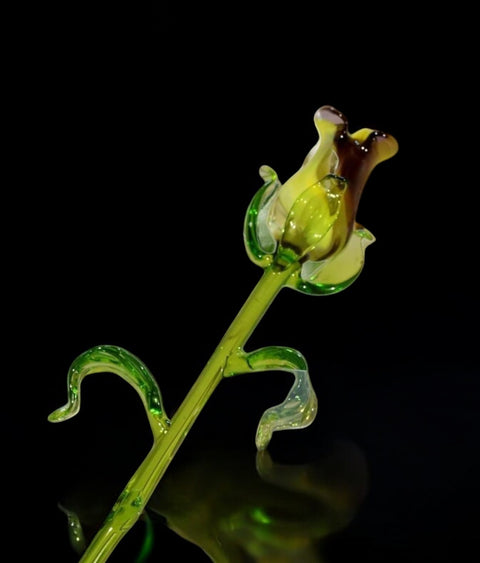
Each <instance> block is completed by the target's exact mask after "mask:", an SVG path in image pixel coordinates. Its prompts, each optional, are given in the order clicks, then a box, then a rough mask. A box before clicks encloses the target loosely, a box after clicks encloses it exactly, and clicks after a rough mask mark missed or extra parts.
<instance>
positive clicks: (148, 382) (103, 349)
mask: <svg viewBox="0 0 480 563" xmlns="http://www.w3.org/2000/svg"><path fill="white" fill-rule="evenodd" d="M103 372H111V373H115V374H116V375H119V376H120V377H122V378H123V379H124V380H125V381H126V382H127V383H129V384H130V385H131V386H132V387H133V388H134V389H135V390H136V391H137V393H138V394H139V395H140V398H141V399H142V402H143V405H144V407H145V411H146V413H147V417H148V421H149V422H150V426H151V428H152V432H153V435H154V437H158V436H160V435H162V434H164V433H165V432H167V430H168V428H169V425H170V421H169V419H168V418H167V416H166V415H165V411H164V408H163V403H162V395H161V393H160V389H159V388H158V385H157V382H156V381H155V379H154V377H153V375H152V374H151V373H150V371H149V370H148V369H147V367H146V366H145V364H144V363H143V362H142V361H141V360H139V359H138V358H137V357H136V356H134V355H133V354H131V353H130V352H128V351H127V350H124V349H123V348H120V347H119V346H111V345H103V346H95V347H94V348H90V349H89V350H87V351H86V352H83V354H80V356H78V357H77V358H76V359H75V360H74V361H73V363H72V365H71V366H70V369H69V370H68V375H67V390H68V401H67V403H66V404H65V405H64V406H63V407H60V408H59V409H57V410H55V411H54V412H52V414H50V416H49V417H48V420H49V421H50V422H62V421H64V420H67V419H69V418H71V417H72V416H75V415H76V414H77V413H78V412H79V410H80V386H81V383H82V380H83V379H84V378H85V377H86V376H87V375H90V374H92V373H103Z"/></svg>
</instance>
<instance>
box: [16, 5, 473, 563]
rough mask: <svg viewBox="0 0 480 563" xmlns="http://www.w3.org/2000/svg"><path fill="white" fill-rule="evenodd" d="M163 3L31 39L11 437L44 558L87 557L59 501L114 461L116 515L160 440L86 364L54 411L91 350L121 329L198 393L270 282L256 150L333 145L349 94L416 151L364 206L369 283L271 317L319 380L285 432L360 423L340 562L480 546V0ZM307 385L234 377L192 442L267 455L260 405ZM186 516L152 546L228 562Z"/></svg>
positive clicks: (169, 385) (349, 106)
mask: <svg viewBox="0 0 480 563" xmlns="http://www.w3.org/2000/svg"><path fill="white" fill-rule="evenodd" d="M57 15H58V14H57ZM147 19H148V20H150V19H151V20H152V22H151V25H148V24H147V26H146V28H145V29H140V28H139V27H137V24H136V23H135V18H134V17H133V15H132V19H130V14H129V11H128V10H125V11H123V12H122V14H121V17H120V18H119V19H118V21H117V18H116V17H111V14H108V15H106V16H104V14H102V17H101V18H100V17H99V15H98V13H96V12H95V11H89V10H87V9H84V10H83V11H79V12H78V13H77V12H76V11H74V10H72V13H69V14H68V15H67V14H66V15H65V18H64V20H63V19H62V23H61V24H55V23H53V21H54V20H53V19H52V20H50V19H49V18H48V17H47V18H46V21H47V23H46V25H45V26H44V27H42V30H41V31H40V32H39V34H38V37H39V39H38V41H37V42H34V43H35V44H34V45H32V48H31V50H29V56H28V61H29V64H30V68H31V69H32V71H31V73H30V76H29V78H28V80H27V82H28V83H29V88H31V91H32V92H34V93H33V94H30V95H27V100H28V109H29V113H28V115H29V116H30V117H29V120H30V121H29V123H27V124H26V131H27V132H29V134H27V135H26V136H25V137H26V139H27V141H26V142H27V144H28V145H29V148H31V149H32V157H31V158H29V159H27V161H26V162H25V163H24V164H23V169H24V170H25V169H27V170H28V172H29V174H30V175H31V177H32V183H31V184H30V181H29V186H31V187H30V188H28V189H27V190H26V191H23V190H22V189H20V190H19V191H18V193H19V196H20V197H19V201H18V204H16V205H14V206H13V207H11V208H12V209H13V212H14V214H15V219H16V225H17V227H15V229H13V230H12V231H10V233H9V235H10V238H9V239H7V240H8V241H9V242H10V241H11V242H13V243H14V246H13V248H14V251H13V252H12V265H13V267H12V268H10V270H11V271H12V272H14V273H13V277H12V278H11V279H13V285H14V286H15V287H14V288H13V291H14V292H15V290H18V289H19V288H22V291H21V297H20V298H15V303H14V304H13V308H14V318H13V319H12V321H11V322H9V335H10V336H12V337H13V338H12V339H13V340H14V341H15V343H16V344H17V345H18V347H19V351H15V353H14V354H13V355H12V356H13V357H14V358H15V362H14V366H13V368H12V369H13V370H14V373H15V378H17V379H15V382H17V381H21V382H22V383H21V384H20V389H21V390H22V393H23V394H24V395H26V396H27V398H26V402H27V405H28V409H29V413H30V415H29V416H28V417H27V416H21V417H17V419H18V423H16V424H17V426H16V428H18V429H19V431H21V432H22V437H19V436H18V432H17V431H15V432H10V431H7V435H8V436H9V437H12V436H13V440H12V442H13V448H14V451H15V452H18V453H17V454H15V456H14V457H15V459H17V460H19V459H20V460H21V463H19V464H18V467H28V473H29V475H30V476H29V477H28V479H27V481H28V483H30V484H31V485H32V486H31V487H29V486H27V487H26V488H25V487H23V489H22V487H21V486H20V485H19V486H18V490H21V489H22V490H24V491H25V490H26V492H27V494H26V495H25V499H22V501H21V502H17V506H18V507H19V508H20V511H19V516H18V518H15V525H14V527H15V528H16V529H19V530H20V531H21V533H22V534H24V529H25V522H27V524H26V529H27V531H28V530H30V532H29V533H32V532H31V530H32V528H33V529H34V530H35V532H39V539H38V542H36V543H35V551H36V553H37V554H38V553H41V554H42V558H43V559H46V560H48V561H51V562H52V563H54V562H57V561H58V562H68V561H75V560H76V556H75V555H74V554H73V552H72V551H71V550H70V548H69V546H68V541H67V535H66V520H65V517H64V515H63V514H61V513H60V511H59V510H58V508H57V503H58V502H59V501H62V499H63V498H65V497H68V495H69V494H70V492H71V490H73V489H75V488H76V487H78V488H80V489H81V490H86V491H88V489H89V486H90V485H91V487H94V482H95V480H96V478H97V477H98V475H101V476H102V477H105V479H106V480H107V481H108V483H109V485H110V486H111V489H112V492H111V493H109V495H110V496H108V495H107V496H108V499H107V500H105V501H104V502H105V506H104V510H105V511H106V510H108V508H109V506H108V505H109V504H112V502H113V501H114V499H115V496H116V494H117V492H119V491H120V490H121V488H122V487H123V485H124V484H125V483H126V481H127V480H128V478H129V476H130V475H131V474H132V473H133V471H134V470H135V468H136V467H137V465H138V464H139V462H140V460H141V459H142V456H143V455H144V454H145V453H146V452H147V450H148V447H149V440H150V436H149V429H148V427H147V424H146V421H145V420H144V416H143V413H142V408H141V405H140V402H139V401H138V399H137V397H136V396H135V393H134V392H133V391H132V390H131V389H129V388H127V386H126V385H125V384H124V383H123V382H122V381H120V380H117V378H115V377H114V376H110V375H107V374H105V375H101V376H100V375H99V376H95V377H93V378H92V379H91V380H90V379H89V380H87V381H86V382H85V384H84V396H83V405H82V412H81V414H80V415H79V416H78V417H77V418H76V419H73V420H71V421H69V422H65V423H64V424H62V425H55V426H54V425H51V424H49V423H48V422H47V421H46V417H47V415H48V414H49V412H51V411H52V410H54V409H55V408H57V407H58V406H60V405H61V404H63V403H64V402H65V399H66V397H65V378H66V372H67V370H68V367H69V365H70V363H71V362H72V360H73V359H74V358H75V357H76V356H77V355H78V354H79V353H81V352H83V351H84V350H86V349H88V348H89V347H91V346H94V345H97V344H103V343H110V344H116V345H119V346H122V347H124V348H126V349H128V350H130V351H131V352H133V353H134V354H135V355H137V356H138V357H140V358H141V359H142V360H143V361H144V362H145V363H146V364H147V366H148V367H149V368H150V370H151V371H152V372H153V374H154V375H155V376H156V378H157V379H158V381H159V384H160V387H161V390H162V393H163V396H164V401H165V406H166V409H167V411H168V412H169V413H172V412H174V411H175V409H176V408H177V407H178V405H179V404H180V402H181V401H182V399H183V397H184V396H185V394H186V393H187V391H188V389H189V388H190V386H191V385H192V383H193V381H194V380H195V378H196V376H197V374H198V373H199V372H200V370H201V369H202V367H203V365H204V364H205V362H206V361H207V360H208V357H209V355H210V353H211V352H212V351H213V349H214V348H215V346H216V344H217V342H218V341H219V339H220V338H221V336H222V335H223V333H224V331H225V330H226V328H227V327H228V325H229V323H230V322H231V320H233V318H234V316H235V314H236V312H237V311H238V309H239V308H240V307H241V305H242V303H243V302H244V300H245V299H246V297H247V296H248V294H249V292H250V291H251V289H252V288H253V287H254V285H255V283H256V282H257V280H258V279H259V277H260V274H261V271H260V270H259V269H258V268H257V267H256V266H254V265H253V264H252V263H250V262H249V260H248V258H247V256H246V254H245V251H244V246H243V240H242V227H243V218H244V213H245V210H246V208H247V206H248V204H249V202H250V200H251V198H252V197H253V195H254V194H255V192H256V191H257V190H258V189H259V187H260V186H261V179H260V177H259V176H258V168H259V167H260V166H261V165H262V164H268V165H270V166H272V167H273V168H274V169H275V170H276V171H277V172H278V174H279V176H280V179H281V180H283V181H285V180H286V179H287V178H288V177H289V176H290V175H292V174H293V173H294V172H295V171H296V170H297V169H298V167H299V166H300V165H301V163H302V161H303V158H304V157H305V155H306V154H307V152H308V150H309V149H310V148H311V146H313V144H314V143H315V142H316V131H315V129H314V126H313V114H314V112H315V110H316V109H317V108H318V107H320V106H321V105H325V104H331V105H333V106H335V107H337V109H339V110H341V111H342V112H343V113H344V114H345V115H346V116H347V117H348V119H349V122H350V130H351V131H355V130H356V129H359V128H361V127H371V128H375V129H380V130H383V131H386V132H388V133H391V134H392V135H394V136H395V137H396V138H397V140H398V142H399V146H400V150H399V153H398V154H397V155H396V156H395V157H394V158H393V159H392V160H389V161H387V162H385V163H383V164H381V165H380V166H379V167H378V168H377V169H376V170H375V171H374V173H373V175H372V177H371V178H370V180H369V182H368V185H367V187H366V190H365V192H364V195H363V197H362V201H361V204H360V209H359V212H358V216H357V219H358V221H359V222H361V223H362V224H363V225H365V226H366V227H367V228H368V229H369V230H371V231H372V232H373V233H374V234H375V236H376V238H377V241H376V242H375V244H374V245H372V246H371V247H370V248H369V249H368V250H367V258H366V265H365V269H364V271H363V272H362V275H361V276H360V278H359V279H358V280H357V281H356V282H355V284H353V285H352V286H351V287H350V288H348V289H347V290H346V291H345V292H342V293H340V294H338V295H335V296H331V297H328V298H327V297H325V298H313V297H307V296H304V295H302V294H299V293H297V292H293V291H288V290H284V291H283V292H281V294H280V296H279V297H278V298H277V299H276V301H275V302H274V304H273V305H272V307H271V309H270V310H269V311H268V313H267V314H266V316H265V318H264V319H263V320H262V322H261V324H260V326H259V327H258V329H257V330H256V332H255V333H254V335H253V336H252V339H251V341H250V343H249V348H250V349H254V348H257V347H260V346H266V345H273V344H278V345H285V346H291V347H294V348H297V349H299V350H301V351H302V353H303V354H304V355H305V356H306V358H307V359H308V362H309V365H310V370H311V377H312V380H313V382H314V386H315V388H316V391H317V394H318V397H319V415H318V417H317V419H316V421H315V423H314V424H313V426H312V427H310V428H309V429H307V430H304V431H301V432H296V433H285V435H282V436H280V435H278V436H277V435H274V438H273V441H272V446H271V448H270V451H271V454H272V456H273V457H275V456H279V458H280V459H281V458H282V456H284V457H285V456H287V457H288V455H290V462H292V460H294V458H295V456H298V458H299V460H303V459H304V458H309V459H313V458H315V455H316V451H317V448H318V451H320V450H321V449H322V447H324V445H325V444H326V443H329V442H330V441H332V440H344V441H349V442H351V443H353V444H355V445H356V447H358V448H359V450H360V451H362V452H363V454H364V456H365V459H366V463H367V466H368V470H369V492H368V495H367V497H366V500H365V502H364V504H363V505H362V507H361V508H360V510H359V513H358V515H357V517H356V519H355V520H354V522H353V523H352V524H351V526H350V527H348V528H346V529H345V530H344V531H343V532H341V533H339V534H337V535H335V536H334V537H332V538H331V539H330V540H329V543H328V545H327V548H326V549H327V553H328V557H327V556H325V558H326V560H327V561H329V562H330V563H336V562H340V561H351V560H353V558H355V559H357V558H361V557H363V560H365V561H372V562H376V561H382V562H383V561H400V560H401V561H411V562H417V561H418V562H420V561H421V562H428V561H435V562H436V563H438V562H440V561H457V560H458V561H462V562H467V561H475V560H478V545H477V543H476V542H475V539H476V538H478V525H479V518H478V503H479V501H480V495H479V485H478V474H479V469H480V456H479V453H478V447H479V446H478V444H479V439H478V437H479V432H480V410H479V408H480V383H479V379H478V377H479V371H478V361H477V345H478V344H477V341H478V338H477V318H478V305H479V298H478V291H477V288H476V279H477V275H476V263H475V262H476V259H477V255H478V252H477V250H476V246H475V245H476V234H475V231H476V223H475V217H474V216H475V205H476V196H475V192H476V190H477V189H478V187H477V185H478V179H477V173H476V158H477V157H476V155H475V152H474V150H475V137H474V131H475V128H476V123H477V118H476V115H475V100H474V89H473V86H472V83H471V76H472V70H473V67H472V51H471V42H472V35H471V33H470V31H469V26H468V17H466V15H465V14H464V16H463V19H462V18H459V17H454V16H453V15H452V14H446V13H445V14H443V13H437V14H436V15H435V18H434V21H433V20H432V18H431V17H430V15H426V16H425V15H424V16H421V15H420V14H418V13H416V11H415V10H414V9H413V8H404V7H402V8H400V6H399V5H388V7H387V6H385V7H384V8H381V9H375V10H374V9H368V8H367V7H366V6H365V5H359V6H357V7H356V8H354V9H352V8H351V7H348V8H347V7H346V6H345V5H343V4H342V5H332V4H330V5H328V6H326V5H322V4H312V5H303V4H302V3H299V4H298V5H295V7H292V6H288V7H285V8H281V7H280V6H278V5H275V6H271V7H267V6H266V5H264V4H261V5H256V6H254V7H250V6H247V5H243V4H242V5H236V6H235V7H232V8H228V9H227V7H226V5H225V6H224V7H211V6H206V5H202V6H198V5H197V6H196V7H194V8H193V7H191V6H183V5H180V4H177V5H172V4H171V3H168V4H166V5H165V3H153V11H152V13H151V14H147ZM17 229H18V231H17ZM20 233H23V234H25V233H27V237H25V238H22V237H20ZM8 247H9V249H10V248H12V245H11V244H9V245H8ZM8 257H9V256H8ZM23 382H25V383H23ZM289 383H290V380H289V378H288V377H286V376H284V375H282V374H265V375H258V376H255V377H253V376H245V377H244V378H238V379H236V380H232V381H226V382H224V383H223V384H222V385H221V386H220V388H219V389H218V391H217V392H216V393H215V395H214V396H213V397H212V399H211V401H210V402H209V403H208V405H207V407H206V408H205V410H204V412H203V413H202V415H201V416H200V418H199V420H198V422H197V423H196V425H195V426H194V427H193V429H192V431H191V432H190V434H189V436H188V437H187V440H186V441H185V444H184V445H183V447H182V450H181V453H180V454H179V459H180V460H182V459H186V460H188V459H195V455H197V454H198V455H201V452H202V448H203V446H204V445H205V447H206V446H207V445H209V446H212V445H213V446H214V447H216V448H217V449H220V451H221V449H222V444H223V445H225V448H226V447H227V445H230V446H232V444H235V443H238V444H239V446H238V448H239V450H240V449H241V450H242V451H243V450H245V452H246V454H245V455H247V456H248V455H250V456H252V459H253V458H254V455H255V449H254V443H253V440H254V433H255V426H256V423H257V421H258V419H259V416H260V415H261V413H262V412H263V410H265V408H267V407H268V406H270V405H271V404H273V403H275V401H277V402H278V401H279V400H281V398H282V397H283V396H285V394H286V392H287V390H288V387H289ZM23 386H25V388H24V389H23ZM15 387H16V389H17V391H16V392H18V384H17V383H15ZM30 405H31V407H30ZM7 406H8V405H7ZM12 406H13V405H12ZM19 408H20V407H19V406H18V405H16V406H15V408H14V409H13V410H15V412H18V409H19ZM25 408H26V407H25ZM11 424H12V423H11V422H10V418H8V417H6V418H5V428H10V427H11ZM288 452H290V454H288ZM182 456H184V457H182ZM178 463H181V461H179V462H178ZM174 467H175V465H172V471H173V470H174ZM22 482H24V480H22ZM16 490H17V489H16ZM22 497H23V495H22ZM110 500H111V502H110ZM99 510H100V513H101V508H100V509H99ZM32 514H33V516H32ZM99 518H100V520H101V517H99ZM21 522H23V524H21ZM32 522H33V523H32ZM22 526H24V527H23V528H22ZM162 533H163V536H160V537H161V540H158V541H157V544H156V546H157V547H156V549H158V551H155V552H154V555H153V556H152V561H153V560H156V558H159V557H160V555H159V554H160V550H161V547H160V545H159V544H162V548H165V549H167V550H168V549H169V548H172V549H174V550H176V553H178V557H179V560H180V557H183V558H184V559H185V558H187V559H188V560H191V561H197V560H198V561H204V560H207V558H206V556H205V555H204V554H203V553H202V552H201V551H200V550H199V549H198V548H196V547H194V546H192V545H191V544H189V543H188V542H186V541H185V540H182V539H180V538H179V537H178V536H176V535H175V534H174V533H173V532H171V531H168V530H166V529H165V530H164V531H163V532H162ZM25 534H27V532H25ZM27 536H28V534H27ZM22 537H26V536H25V535H23V536H22ZM27 544H28V542H25V544H24V545H23V546H22V544H21V543H20V544H19V545H20V546H21V548H20V549H21V550H24V549H27V548H28V547H30V546H29V545H27ZM470 549H471V550H472V553H473V554H472V555H470V551H469V550H470ZM21 552H22V551H21ZM115 557H116V558H117V559H115V560H118V561H122V560H125V561H128V560H129V556H128V555H125V554H124V555H122V552H119V553H117V554H116V555H115ZM122 557H123V559H122ZM112 559H113V558H112ZM169 560H175V556H170V559H169Z"/></svg>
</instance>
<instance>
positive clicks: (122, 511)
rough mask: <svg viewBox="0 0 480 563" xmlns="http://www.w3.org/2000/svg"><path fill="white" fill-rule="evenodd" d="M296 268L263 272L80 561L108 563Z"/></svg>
mask: <svg viewBox="0 0 480 563" xmlns="http://www.w3.org/2000/svg"><path fill="white" fill-rule="evenodd" d="M298 267H299V265H298V264H296V263H294V264H292V265H291V266H290V267H288V268H286V269H284V270H281V271H278V270H275V269H273V268H272V267H269V268H267V269H266V270H265V272H264V274H263V276H262V277H261V278H260V280H259V282H258V284H257V285H256V286H255V288H254V289H253V291H252V293H251V294H250V296H249V298H248V299H247V301H246V302H245V304H244V305H243V307H242V308H241V310H240V311H239V313H238V315H237V316H236V317H235V319H234V321H233V323H232V324H231V325H230V327H229V329H228V330H227V332H226V333H225V335H224V337H223V338H222V340H221V341H220V344H219V345H218V346H217V348H216V350H215V351H214V353H213V355H212V356H211V358H210V360H209V361H208V363H207V365H206V366H205V368H204V369H203V371H202V372H201V374H200V375H199V377H198V379H197V381H196V382H195V383H194V385H193V387H192V388H191V390H190V392H189V393H188V395H187V396H186V397H185V399H184V401H183V403H182V404H181V405H180V407H179V409H178V411H177V412H176V413H175V416H174V417H173V418H172V421H171V425H170V428H169V429H168V431H167V432H166V433H165V434H163V435H161V436H159V437H158V438H156V439H155V440H154V443H153V446H152V449H151V450H150V452H149V453H148V454H147V456H146V458H145V459H144V461H143V462H142V464H141V465H140V467H139V468H138V469H137V471H136V472H135V473H134V475H133V476H132V478H131V479H130V481H129V482H128V484H127V486H126V487H125V489H124V490H123V492H122V494H121V495H120V497H119V498H118V500H117V502H116V503H115V505H114V507H113V508H112V510H111V512H110V514H109V515H108V517H107V519H106V521H105V523H104V525H103V527H102V528H101V529H100V530H99V531H98V533H97V535H96V536H95V537H94V538H93V540H92V542H91V544H90V545H89V546H88V548H87V550H86V551H85V553H84V555H83V557H82V559H81V563H101V562H103V561H106V560H107V559H108V557H109V556H110V554H111V553H112V552H113V550H114V549H115V547H116V546H117V544H118V543H119V542H120V540H121V539H122V538H123V537H124V535H125V534H126V533H127V532H128V531H129V530H130V528H131V527H132V526H133V525H134V524H135V522H136V521H137V520H138V518H139V517H140V515H141V514H142V512H143V510H144V508H145V506H146V504H147V502H148V500H149V499H150V496H151V495H152V493H153V491H154V490H155V488H156V486H157V485H158V483H159V482H160V479H161V478H162V476H163V475H164V473H165V471H166V470H167V468H168V466H169V464H170V462H171V461H172V459H173V457H174V456H175V453H176V452H177V450H178V448H179V447H180V445H181V444H182V442H183V440H184V439H185V437H186V436H187V434H188V431H189V430H190V428H191V427H192V425H193V423H194V422H195V420H196V418H197V417H198V415H199V414H200V412H201V410H202V409H203V407H204V406H205V404H206V402H207V401H208V399H209V398H210V396H211V394H212V393H213V391H214V390H215V388H216V387H217V385H218V384H219V383H220V381H221V380H222V378H223V377H224V367H225V364H226V362H227V360H228V358H229V356H230V355H231V354H234V353H237V352H238V351H239V350H241V349H242V348H243V346H244V345H245V343H246V341H247V340H248V338H249V337H250V335H251V333H252V332H253V330H254V329H255V327H256V326H257V325H258V323H259V322H260V320H261V318H262V317H263V315H264V313H265V312H266V310H267V309H268V307H269V306H270V304H271V303H272V301H273V300H274V298H275V297H276V295H277V294H278V292H279V291H280V289H281V288H282V287H283V286H284V285H286V282H287V280H288V278H289V277H290V276H291V275H292V274H293V272H294V271H295V270H296V269H297V268H298Z"/></svg>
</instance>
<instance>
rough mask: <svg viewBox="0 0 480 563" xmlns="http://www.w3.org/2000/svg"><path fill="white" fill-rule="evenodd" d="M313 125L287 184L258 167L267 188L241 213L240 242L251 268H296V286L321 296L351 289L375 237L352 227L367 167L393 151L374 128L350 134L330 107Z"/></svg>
mask: <svg viewBox="0 0 480 563" xmlns="http://www.w3.org/2000/svg"><path fill="white" fill-rule="evenodd" d="M314 123H315V126H316V128H317V131H318V136H319V138H318V141H317V143H316V144H315V146H314V147H313V148H312V149H311V151H310V152H309V153H308V155H307V157H306V159H305V161H304V162H303V165H302V166H301V168H300V169H299V170H298V171H297V172H296V173H295V174H294V175H293V176H292V177H291V178H289V179H288V180H287V182H285V184H283V185H282V184H280V182H279V180H278V178H277V175H276V173H275V172H274V170H272V169H271V168H270V167H268V166H262V167H261V168H260V175H261V177H262V178H263V179H264V181H265V184H264V186H263V187H262V188H261V189H260V190H259V192H258V193H257V194H256V196H255V197H254V199H253V201H252V203H251V205H250V207H249V210H248V212H247V217H246V221H245V242H246V246H247V251H248V253H249V256H250V258H251V259H252V260H253V261H254V262H255V263H257V264H259V265H261V266H267V265H269V264H270V263H272V262H273V263H275V264H276V265H277V266H278V267H286V266H288V265H289V264H291V263H293V262H298V263H300V264H302V268H301V271H300V274H299V276H298V279H297V280H296V282H295V288H296V289H299V290H301V291H305V292H307V293H314V294H327V293H333V292H337V291H339V290H341V289H343V288H344V287H347V286H348V285H350V283H352V282H353V281H354V280H355V279H356V277H357V276H358V274H359V273H360V271H361V269H362V266H363V262H364V251H365V248H366V247H367V246H368V244H370V243H371V242H373V240H374V237H373V235H372V234H371V233H370V232H369V231H367V230H366V229H364V228H363V227H361V226H360V225H359V224H358V223H356V221H355V216H356V213H357V209H358V204H359V202H360V197H361V194H362V191H363V187H364V186H365V183H366V181H367V179H368V177H369V175H370V173H371V171H372V170H373V168H374V167H375V166H376V165H377V164H378V163H380V162H382V161H383V160H386V159H388V158H390V157H392V156H393V155H394V154H395V153H396V152H397V150H398V145H397V142H396V140H395V139H394V138H393V137H392V136H391V135H387V134H385V133H382V132H380V131H374V130H372V129H360V130H359V131H356V132H355V133H353V134H350V133H349V132H348V130H347V127H348V124H347V120H346V119H345V117H344V116H343V114H341V113H340V112H339V111H337V110H336V109H334V108H333V107H331V106H323V107H321V108H320V109H319V110H317V112H316V113H315V116H314Z"/></svg>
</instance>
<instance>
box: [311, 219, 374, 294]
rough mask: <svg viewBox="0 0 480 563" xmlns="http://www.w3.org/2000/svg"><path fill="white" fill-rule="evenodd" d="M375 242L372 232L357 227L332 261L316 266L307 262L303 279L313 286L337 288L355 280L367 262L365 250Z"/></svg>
mask: <svg viewBox="0 0 480 563" xmlns="http://www.w3.org/2000/svg"><path fill="white" fill-rule="evenodd" d="M374 241H375V237H374V236H373V235H372V233H371V232H370V231H368V230H367V229H365V228H363V227H361V226H360V225H357V229H355V230H354V231H353V233H352V235H351V237H350V239H349V241H348V242H347V244H346V245H345V247H344V248H343V250H342V251H341V252H339V253H338V254H336V255H334V256H333V257H332V258H331V259H330V260H325V261H324V262H321V263H319V264H318V263H317V264H315V263H314V262H306V263H305V264H304V265H303V267H302V279H304V280H305V281H306V282H309V283H312V284H321V285H327V286H328V285H332V286H336V285H339V284H343V283H344V282H346V281H348V280H350V279H352V278H355V277H356V276H358V274H359V273H360V272H361V270H362V268H363V264H364V262H365V249H366V248H367V246H368V245H370V244H372V243H373V242H374Z"/></svg>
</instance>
